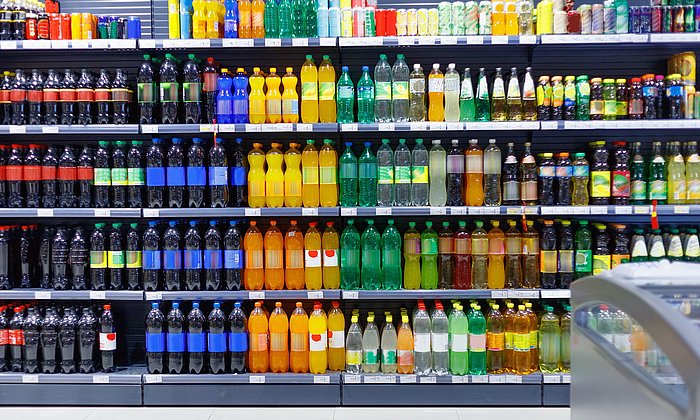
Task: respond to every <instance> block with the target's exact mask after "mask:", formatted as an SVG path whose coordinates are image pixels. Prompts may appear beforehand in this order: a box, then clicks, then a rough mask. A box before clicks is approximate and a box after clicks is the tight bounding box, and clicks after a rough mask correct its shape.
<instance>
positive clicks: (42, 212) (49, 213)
mask: <svg viewBox="0 0 700 420" xmlns="http://www.w3.org/2000/svg"><path fill="white" fill-rule="evenodd" d="M36 215H37V217H53V209H36Z"/></svg>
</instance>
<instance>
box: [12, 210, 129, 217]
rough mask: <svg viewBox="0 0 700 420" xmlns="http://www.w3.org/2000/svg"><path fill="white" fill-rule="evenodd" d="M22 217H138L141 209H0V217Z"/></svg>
mask: <svg viewBox="0 0 700 420" xmlns="http://www.w3.org/2000/svg"><path fill="white" fill-rule="evenodd" d="M22 217H38V218H43V217H60V218H86V217H88V218H90V217H99V218H138V217H141V209H140V208H136V209H124V208H104V209H97V208H85V209H80V208H65V209H64V208H50V209H42V208H37V209H28V208H21V209H8V208H4V209H0V218H22Z"/></svg>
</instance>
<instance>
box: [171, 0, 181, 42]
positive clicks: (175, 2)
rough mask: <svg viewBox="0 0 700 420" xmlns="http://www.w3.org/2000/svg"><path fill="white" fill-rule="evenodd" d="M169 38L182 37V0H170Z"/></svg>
mask: <svg viewBox="0 0 700 420" xmlns="http://www.w3.org/2000/svg"><path fill="white" fill-rule="evenodd" d="M168 38H170V39H177V38H180V1H179V0H168Z"/></svg>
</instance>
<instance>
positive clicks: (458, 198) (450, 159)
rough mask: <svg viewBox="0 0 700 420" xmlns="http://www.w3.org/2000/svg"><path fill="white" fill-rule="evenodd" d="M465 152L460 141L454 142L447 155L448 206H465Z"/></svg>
mask: <svg viewBox="0 0 700 420" xmlns="http://www.w3.org/2000/svg"><path fill="white" fill-rule="evenodd" d="M464 162H465V161H464V150H462V148H461V147H459V140H452V149H450V151H449V153H448V154H447V205H448V206H463V205H464V200H463V199H462V192H463V191H464V186H465V185H466V183H465V180H464Z"/></svg>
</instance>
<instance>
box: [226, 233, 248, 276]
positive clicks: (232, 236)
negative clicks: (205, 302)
mask: <svg viewBox="0 0 700 420" xmlns="http://www.w3.org/2000/svg"><path fill="white" fill-rule="evenodd" d="M229 225H230V227H229V228H228V230H227V231H226V234H224V276H225V281H226V289H227V290H240V289H241V284H242V283H241V282H242V280H243V263H244V261H245V260H244V259H243V238H242V237H241V232H240V231H239V230H238V227H236V221H235V220H231V221H230V222H229Z"/></svg>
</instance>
